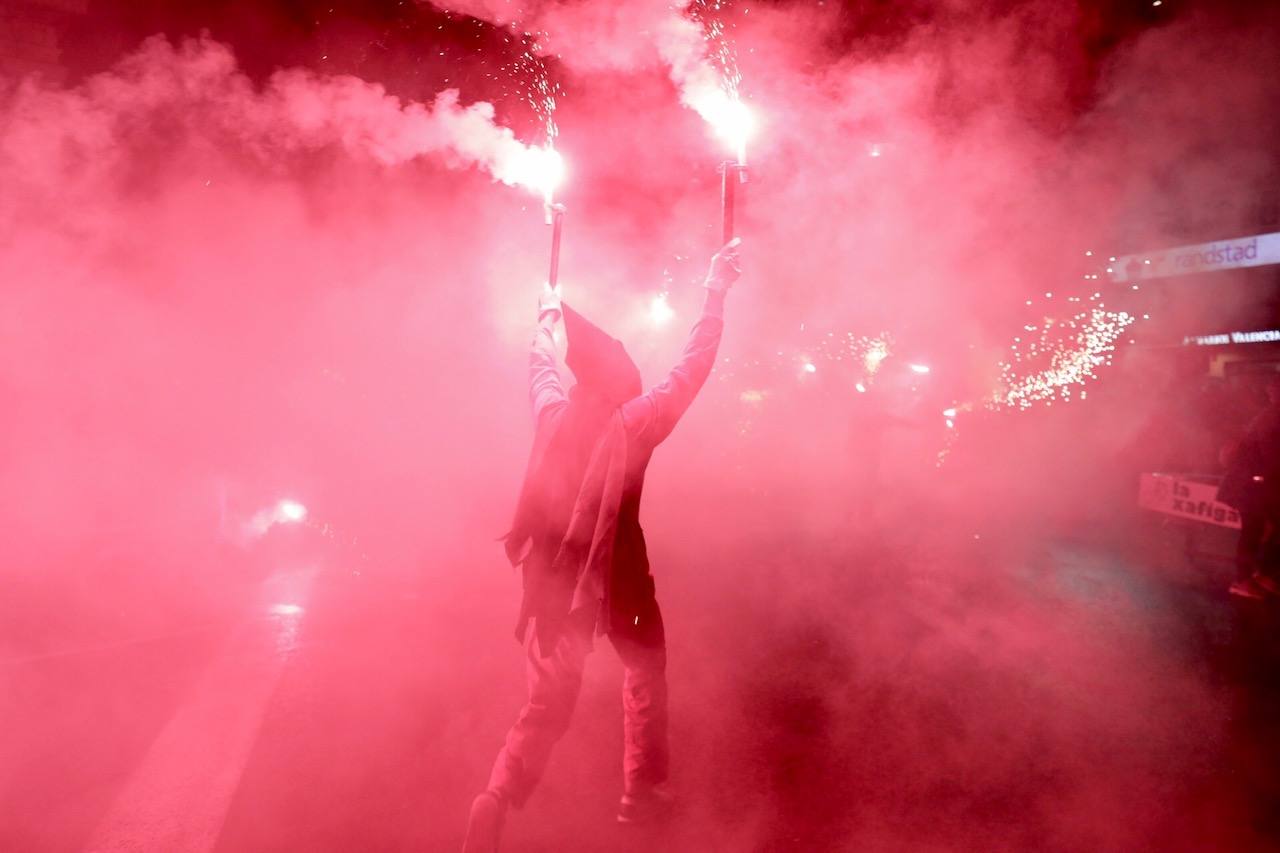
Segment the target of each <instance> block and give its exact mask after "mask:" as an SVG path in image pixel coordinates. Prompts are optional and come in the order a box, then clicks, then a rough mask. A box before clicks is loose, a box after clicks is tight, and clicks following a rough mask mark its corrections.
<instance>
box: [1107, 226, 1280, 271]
mask: <svg viewBox="0 0 1280 853" xmlns="http://www.w3.org/2000/svg"><path fill="white" fill-rule="evenodd" d="M1267 264H1280V231H1278V232H1274V233H1271V234H1257V235H1255V236H1253V237H1240V238H1238V239H1235V240H1218V241H1215V242H1213V243H1198V244H1196V245H1194V246H1178V247H1177V248H1174V249H1160V250H1158V251H1154V252H1144V253H1142V254H1138V255H1124V256H1123V257H1119V258H1116V259H1115V260H1113V261H1111V262H1110V263H1108V264H1107V273H1108V274H1109V275H1110V276H1111V280H1112V281H1114V282H1117V283H1122V282H1133V281H1143V280H1144V279H1149V278H1168V277H1169V276H1175V275H1191V274H1193V273H1198V272H1213V271H1215V270H1230V269H1239V268H1242V267H1261V266H1265V265H1267Z"/></svg>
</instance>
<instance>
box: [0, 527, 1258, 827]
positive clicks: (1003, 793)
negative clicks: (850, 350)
mask: <svg viewBox="0 0 1280 853" xmlns="http://www.w3.org/2000/svg"><path fill="white" fill-rule="evenodd" d="M1163 535H1164V534H1163V533H1162V532H1161V531H1159V530H1152V529H1148V530H1145V531H1144V532H1143V534H1142V535H1141V536H1138V535H1135V536H1131V537H1124V538H1121V539H1119V540H1115V541H1112V542H1111V543H1110V544H1105V545H1104V544H1100V543H1099V542H1097V541H1094V542H1091V543H1082V542H1074V543H1072V542H1064V541H1056V542H1055V543H1054V544H1052V545H1043V544H1040V545H1029V544H1027V543H1026V541H1025V540H1024V541H1021V542H1015V541H1011V540H1009V539H1008V538H1006V539H1003V540H1001V539H993V538H992V537H991V536H990V535H989V536H987V537H986V538H974V537H972V536H968V535H967V534H966V535H965V536H960V535H957V536H954V537H952V538H950V539H949V540H948V539H945V538H942V537H939V538H938V540H937V541H934V542H932V543H930V544H922V543H919V542H913V541H911V540H907V539H903V540H901V541H897V542H880V543H878V544H877V545H875V546H874V547H873V546H869V545H865V544H864V545H861V546H856V547H855V546H833V545H831V544H830V543H827V544H824V545H821V546H819V545H818V544H817V543H810V544H809V545H808V546H797V545H796V544H795V543H785V544H773V545H770V546H765V545H764V544H763V543H757V545H756V546H755V547H752V548H750V549H746V548H743V547H741V546H733V545H727V544H716V543H710V544H709V545H707V546H706V549H707V551H708V552H709V554H708V556H709V558H710V559H711V560H713V561H714V564H715V565H717V566H732V567H733V575H732V582H731V583H728V582H726V579H727V578H728V577H729V576H728V574H727V572H726V571H725V570H723V569H722V570H721V571H718V572H714V573H709V572H706V571H695V569H696V568H698V567H697V566H693V565H690V564H687V563H683V562H682V561H681V560H679V559H678V555H679V554H680V553H681V552H682V551H683V550H684V549H685V548H686V547H687V545H685V544H682V543H680V542H676V541H667V542H664V541H663V540H657V541H656V542H655V547H654V555H653V556H654V563H655V566H657V567H658V568H657V571H658V574H659V587H660V589H659V592H660V598H661V599H662V600H664V602H665V606H666V615H667V621H668V623H669V628H668V631H669V643H670V649H671V660H672V663H671V672H670V678H671V684H672V697H673V699H672V702H673V730H672V741H673V747H674V753H675V766H674V770H673V780H672V783H673V787H674V789H675V790H676V791H677V792H678V793H679V794H680V796H681V800H682V803H683V808H682V810H681V812H680V813H679V815H678V816H677V817H676V818H675V819H674V820H673V821H671V823H670V824H668V825H665V826H663V827H658V828H651V829H644V830H636V829H633V828H623V827H619V826H617V824H616V823H615V822H614V820H613V813H614V812H613V810H614V808H615V807H616V801H617V796H618V794H619V788H620V784H621V783H620V764H621V761H620V754H619V749H620V730H621V709H620V702H619V697H618V693H617V686H618V684H619V681H620V667H619V665H618V663H617V661H616V658H615V657H614V655H613V653H612V652H611V651H610V650H608V649H607V647H602V648H601V649H599V650H598V651H597V652H596V653H595V654H594V655H593V656H592V658H591V659H590V661H589V666H588V673H587V679H586V683H585V685H584V690H583V695H582V699H581V702H580V705H579V707H578V710H577V714H576V717H575V721H574V726H573V729H572V730H571V732H570V733H569V735H568V736H567V737H566V738H565V740H564V742H563V744H562V748H561V749H560V750H559V752H558V753H557V755H556V756H555V757H554V758H553V762H552V765H551V768H550V770H549V772H548V775H547V778H546V779H545V781H544V784H543V786H542V787H541V788H540V789H539V791H538V792H537V794H535V796H534V798H533V799H532V800H531V802H530V803H529V805H528V806H527V808H526V809H525V810H524V811H523V812H519V813H515V814H513V815H511V817H510V819H509V821H508V825H507V831H506V840H507V844H506V846H505V848H504V849H508V850H512V851H568V850H584V851H595V850H600V851H604V850H646V851H651V850H682V851H683V850H689V851H707V850H724V851H757V850H760V851H764V850H855V849H866V850H994V849H1000V850H1080V849H1095V850H1137V849H1161V850H1179V849H1185V850H1205V849H1220V850H1263V849H1275V845H1276V844H1277V843H1280V825H1278V823H1277V821H1276V819H1275V818H1274V817H1272V816H1271V815H1272V814H1273V813H1275V812H1276V809H1275V808H1274V807H1275V806H1276V805H1277V804H1278V803H1280V799H1278V798H1277V795H1278V793H1280V788H1278V786H1277V782H1276V778H1277V771H1276V769H1275V768H1276V758H1277V757H1280V750H1278V749H1277V746H1278V744H1280V736H1278V734H1277V731H1278V728H1280V714H1277V711H1280V698H1278V690H1277V684H1276V678H1275V674H1276V672H1277V655H1276V637H1277V634H1276V627H1277V616H1276V612H1275V611H1276V609H1277V608H1275V607H1272V606H1270V605H1258V604H1253V603H1243V602H1238V601H1233V600H1231V599H1230V598H1229V597H1228V596H1226V594H1225V592H1224V590H1225V585H1226V581H1227V580H1229V576H1230V571H1229V568H1228V567H1226V566H1225V565H1222V564H1221V563H1214V562H1212V561H1198V562H1188V561H1186V560H1184V559H1181V558H1180V556H1179V552H1178V549H1177V548H1164V549H1163V550H1162V543H1161V537H1162V536H1163ZM1164 544H1165V545H1167V543H1164ZM1171 555H1172V556H1171ZM491 565H493V564H487V565H486V566H485V567H484V568H480V569H477V568H476V567H475V566H474V565H470V564H467V562H466V561H463V560H458V561H453V562H452V563H450V564H441V565H436V566H431V567H427V568H415V569H413V570H407V569H406V570H399V571H396V572H391V571H387V572H384V573H380V572H379V571H377V570H376V569H369V568H364V569H362V570H361V571H359V572H358V573H357V572H356V571H354V570H351V569H350V567H349V566H345V565H341V564H340V562H337V561H336V562H335V563H334V564H331V565H319V566H311V567H308V568H306V569H293V570H289V571H279V572H271V573H266V574H259V575H257V576H243V575H242V576H240V577H238V578H236V579H234V580H228V582H227V583H226V584H225V585H223V586H222V587H221V588H220V589H221V592H220V596H221V599H220V602H221V604H220V606H219V607H217V608H208V607H204V608H195V607H184V605H183V601H182V599H181V597H180V596H178V595H177V594H176V593H172V592H171V593H169V595H170V598H169V599H167V600H166V601H165V602H164V603H166V604H167V605H170V608H169V610H170V616H169V617H168V619H167V620H166V619H158V620H151V622H150V623H149V625H148V628H149V629H150V630H151V631H152V633H150V634H145V635H137V634H135V635H132V636H130V635H128V634H126V633H125V632H124V631H123V630H121V631H120V632H119V634H118V635H117V636H114V637H111V636H100V637H97V638H96V639H95V640H94V641H93V642H89V643H81V644H79V645H68V646H66V647H63V648H41V649H38V650H31V651H28V652H27V653H25V654H24V653H22V652H21V651H14V652H11V653H10V654H8V655H7V657H6V658H5V659H4V660H3V661H0V679H2V680H3V686H2V687H0V695H2V696H3V697H4V698H3V700H2V701H3V705H2V710H3V718H4V719H5V721H6V735H5V737H4V739H3V742H2V745H0V767H3V768H4V769H3V771H2V772H3V777H2V787H0V793H2V794H3V821H0V849H5V850H31V851H45V850H48V851H64V850H66V851H71V850H103V851H125V850H164V851H179V850H190V851H212V850H218V851H256V850H263V851H266V850H299V851H349V850H370V851H374V850H387V851H392V850H395V851H401V850H403V851H409V850H422V851H436V850H455V849H458V847H459V846H460V842H461V837H462V833H463V830H464V819H465V814H466V809H467V806H468V803H469V801H470V799H471V797H472V796H473V795H474V793H476V791H477V790H478V789H479V787H480V785H481V784H482V783H483V781H484V779H485V777H486V774H487V766H488V763H489V762H490V761H491V760H492V758H493V755H494V753H495V752H496V750H497V748H498V746H499V745H500V743H501V739H502V736H503V734H504V732H505V728H506V727H507V725H509V724H510V722H511V720H512V719H513V717H514V714H515V713H516V711H517V710H518V708H519V706H520V704H521V700H522V672H521V657H520V653H519V650H518V648H517V646H516V645H515V643H514V642H513V641H512V640H511V638H510V629H511V623H512V616H513V612H514V605H515V596H516V590H515V582H514V580H513V578H511V577H510V576H509V575H508V574H507V573H506V572H505V571H504V570H502V569H494V568H490V566H491ZM664 567H670V568H668V569H667V571H666V572H665V573H664ZM189 603H190V602H188V604H189ZM161 629H163V630H161ZM54 645H56V644H54ZM15 646H16V643H15V642H10V643H9V644H8V646H7V647H8V648H11V649H12V648H14V647H15Z"/></svg>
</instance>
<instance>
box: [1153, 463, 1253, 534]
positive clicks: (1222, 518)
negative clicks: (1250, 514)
mask: <svg viewBox="0 0 1280 853" xmlns="http://www.w3.org/2000/svg"><path fill="white" fill-rule="evenodd" d="M1217 495H1218V487H1217V486H1216V485H1214V484H1212V483H1201V482H1197V481H1195V480H1185V479H1183V478H1181V477H1178V476H1176V475H1174V474H1140V475H1139V476H1138V506H1140V507H1142V508H1143V509H1149V510H1153V511H1155V512H1162V513H1164V514H1165V515H1173V516H1177V517H1178V518H1185V519H1187V520H1188V521H1202V522H1204V523H1205V524H1216V525H1218V526H1219V527H1231V528H1234V529H1236V530H1239V529H1240V513H1238V512H1236V510H1235V509H1234V508H1232V507H1229V506H1227V505H1226V504H1224V503H1219V502H1218V500H1217Z"/></svg>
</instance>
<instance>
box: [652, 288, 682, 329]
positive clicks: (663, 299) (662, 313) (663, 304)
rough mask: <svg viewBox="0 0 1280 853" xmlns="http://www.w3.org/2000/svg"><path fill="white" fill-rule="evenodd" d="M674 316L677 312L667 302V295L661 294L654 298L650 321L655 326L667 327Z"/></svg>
mask: <svg viewBox="0 0 1280 853" xmlns="http://www.w3.org/2000/svg"><path fill="white" fill-rule="evenodd" d="M674 316H676V312H675V310H674V309H672V307H671V305H670V304H669V303H668V302H667V294H665V293H659V294H658V295H657V296H655V297H653V301H651V302H650V303H649V319H650V320H652V321H653V324H654V325H655V326H665V325H666V324H667V323H669V322H671V318H672V317H674Z"/></svg>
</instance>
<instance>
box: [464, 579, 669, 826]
mask: <svg viewBox="0 0 1280 853" xmlns="http://www.w3.org/2000/svg"><path fill="white" fill-rule="evenodd" d="M648 615H649V617H650V618H651V619H653V620H656V626H654V625H653V624H652V623H651V624H650V625H649V626H647V628H648V629H647V630H643V631H628V630H626V628H627V627H630V626H622V629H621V630H615V631H613V632H612V633H610V635H609V641H610V642H611V643H612V644H613V647H614V649H615V650H616V651H617V652H618V657H619V658H621V659H622V665H623V668H624V670H625V675H624V677H623V682H622V711H623V749H622V770H623V775H624V777H625V786H626V787H625V791H626V793H628V794H633V795H634V794H643V792H644V791H645V790H646V789H650V788H652V787H654V786H656V785H658V784H660V783H662V782H664V781H666V778H667V770H668V760H669V752H668V744H667V676H666V668H667V650H666V643H665V640H664V639H663V632H662V616H661V613H660V612H659V611H658V609H657V604H656V602H655V603H653V605H652V610H651V613H650V614H648ZM635 618H636V625H639V619H640V617H638V616H637V617H635ZM532 627H533V629H534V630H530V631H529V632H528V633H527V635H526V637H525V656H526V658H527V664H526V668H525V671H526V676H527V679H528V684H529V701H528V703H527V704H526V705H525V706H524V709H523V710H521V712H520V716H519V717H518V718H517V719H516V722H515V725H514V726H512V727H511V731H509V732H508V733H507V740H506V745H505V746H503V748H502V751H501V752H499V753H498V758H497V760H496V761H495V762H494V764H493V772H492V773H491V774H490V777H489V789H490V790H492V791H494V792H496V793H498V794H499V795H500V796H502V797H503V798H504V799H505V800H506V801H507V802H509V803H510V804H511V805H513V806H515V807H517V808H519V807H520V806H522V805H524V802H525V801H526V800H527V799H528V798H529V795H530V794H531V793H532V792H533V789H534V787H535V786H536V785H537V783H538V780H539V779H541V778H542V774H543V771H544V770H545V769H546V766H547V761H548V760H549V759H550V758H551V749H552V747H554V746H555V744H556V741H558V740H560V738H561V737H563V736H564V733H565V732H566V731H568V729H569V720H570V718H571V717H572V716H573V708H574V705H576V704H577V701H578V693H579V692H580V690H581V688H582V671H583V667H584V665H585V663H586V657H587V654H588V653H589V652H590V651H591V627H590V626H577V627H566V628H565V629H564V630H562V631H560V632H558V633H557V634H556V635H555V638H554V640H552V641H550V642H549V644H551V645H552V648H550V649H549V650H546V651H547V652H548V653H547V654H543V651H544V650H543V649H541V648H540V647H539V642H540V641H539V634H540V633H541V632H539V631H538V630H536V629H537V625H536V624H535V625H534V626H532Z"/></svg>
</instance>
